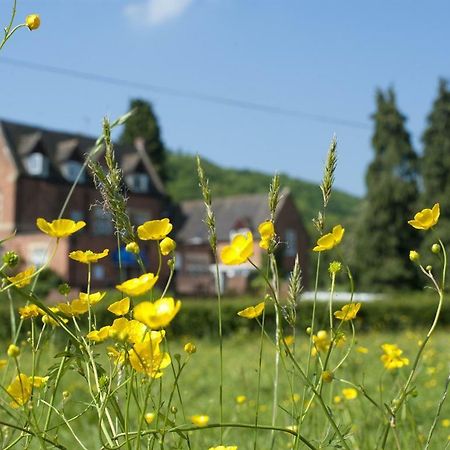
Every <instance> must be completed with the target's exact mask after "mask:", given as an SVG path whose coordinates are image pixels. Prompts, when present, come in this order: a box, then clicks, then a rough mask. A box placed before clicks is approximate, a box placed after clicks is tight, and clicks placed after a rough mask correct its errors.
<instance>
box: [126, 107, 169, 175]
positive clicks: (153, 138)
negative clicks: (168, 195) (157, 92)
mask: <svg viewBox="0 0 450 450" xmlns="http://www.w3.org/2000/svg"><path fill="white" fill-rule="evenodd" d="M130 109H132V110H134V114H133V115H132V116H131V117H130V118H129V119H128V120H127V121H126V123H125V126H124V130H123V133H122V135H121V136H120V138H119V142H120V143H121V144H125V145H134V143H135V140H136V138H142V139H144V145H145V149H146V151H147V154H148V156H149V157H150V159H151V161H152V163H153V165H154V167H155V169H156V171H157V172H158V175H159V176H160V178H161V180H162V181H166V180H167V170H166V149H165V147H164V144H163V142H162V140H161V132H160V128H159V124H158V119H157V117H156V115H155V113H154V112H153V108H152V105H151V104H150V103H149V102H146V101H145V100H140V99H133V100H131V101H130Z"/></svg>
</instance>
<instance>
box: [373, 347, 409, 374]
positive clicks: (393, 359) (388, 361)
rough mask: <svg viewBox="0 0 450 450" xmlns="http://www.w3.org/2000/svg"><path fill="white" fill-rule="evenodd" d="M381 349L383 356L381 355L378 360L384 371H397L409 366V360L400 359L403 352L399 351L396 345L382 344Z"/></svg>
mask: <svg viewBox="0 0 450 450" xmlns="http://www.w3.org/2000/svg"><path fill="white" fill-rule="evenodd" d="M381 348H382V349H383V352H384V354H383V355H381V357H380V359H381V361H382V363H383V364H384V367H385V368H386V369H388V370H393V369H399V368H400V367H403V366H407V365H408V364H409V359H408V358H405V357H404V356H403V357H402V354H403V350H400V349H399V348H398V346H397V345H396V344H383V345H382V346H381Z"/></svg>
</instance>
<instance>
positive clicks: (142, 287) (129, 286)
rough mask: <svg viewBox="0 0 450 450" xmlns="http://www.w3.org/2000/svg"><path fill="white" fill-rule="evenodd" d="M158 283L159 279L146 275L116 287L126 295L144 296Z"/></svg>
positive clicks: (152, 275)
mask: <svg viewBox="0 0 450 450" xmlns="http://www.w3.org/2000/svg"><path fill="white" fill-rule="evenodd" d="M157 281H158V277H157V276H155V275H154V274H152V273H144V275H141V276H140V277H139V278H131V279H130V280H127V281H124V282H123V283H122V284H118V285H116V288H117V289H118V290H119V291H120V292H123V293H124V294H126V295H131V296H133V295H142V294H145V293H146V292H148V291H149V290H150V289H152V288H153V286H154V285H155V283H156V282H157Z"/></svg>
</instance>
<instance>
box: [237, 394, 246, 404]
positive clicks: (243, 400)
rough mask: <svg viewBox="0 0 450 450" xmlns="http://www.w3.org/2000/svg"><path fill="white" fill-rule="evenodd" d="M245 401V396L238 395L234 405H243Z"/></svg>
mask: <svg viewBox="0 0 450 450" xmlns="http://www.w3.org/2000/svg"><path fill="white" fill-rule="evenodd" d="M246 401H247V397H246V396H245V395H238V396H237V397H236V403H237V404H238V405H242V404H243V403H245V402H246Z"/></svg>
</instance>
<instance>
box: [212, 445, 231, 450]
mask: <svg viewBox="0 0 450 450" xmlns="http://www.w3.org/2000/svg"><path fill="white" fill-rule="evenodd" d="M209 450H238V448H237V445H218V446H217V447H209Z"/></svg>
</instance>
